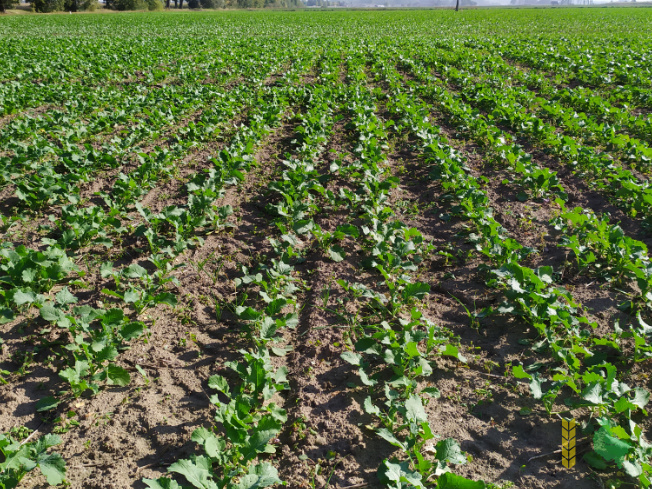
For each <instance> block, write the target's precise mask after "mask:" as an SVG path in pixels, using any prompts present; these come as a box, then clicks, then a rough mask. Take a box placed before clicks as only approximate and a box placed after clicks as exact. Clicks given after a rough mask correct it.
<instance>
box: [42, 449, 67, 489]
mask: <svg viewBox="0 0 652 489" xmlns="http://www.w3.org/2000/svg"><path fill="white" fill-rule="evenodd" d="M37 462H38V467H39V469H41V472H42V473H43V475H44V476H45V478H46V480H47V481H48V484H50V485H51V486H56V485H59V484H61V483H62V482H63V480H64V478H65V477H66V461H65V460H64V459H63V458H62V457H61V455H59V454H58V453H51V454H49V455H47V454H43V455H42V456H39V457H38V459H37Z"/></svg>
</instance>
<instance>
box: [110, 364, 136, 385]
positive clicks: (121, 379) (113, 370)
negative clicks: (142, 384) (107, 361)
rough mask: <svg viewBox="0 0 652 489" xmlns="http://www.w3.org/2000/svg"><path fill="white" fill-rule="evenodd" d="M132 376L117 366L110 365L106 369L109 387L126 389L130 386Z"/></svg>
mask: <svg viewBox="0 0 652 489" xmlns="http://www.w3.org/2000/svg"><path fill="white" fill-rule="evenodd" d="M130 380H131V376H130V375H129V372H127V371H126V370H125V369H124V368H122V367H118V366H117V365H109V367H108V368H107V369H106V382H107V384H109V385H117V386H119V387H124V386H126V385H129V382H130Z"/></svg>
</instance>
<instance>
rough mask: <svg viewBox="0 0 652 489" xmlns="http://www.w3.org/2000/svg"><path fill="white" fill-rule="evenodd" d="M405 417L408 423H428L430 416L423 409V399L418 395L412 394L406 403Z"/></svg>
mask: <svg viewBox="0 0 652 489" xmlns="http://www.w3.org/2000/svg"><path fill="white" fill-rule="evenodd" d="M405 417H406V418H407V420H408V421H410V422H413V423H416V424H419V423H422V422H423V421H428V415H427V414H426V411H425V410H424V409H423V403H422V402H421V398H420V397H419V396H418V395H417V394H412V395H411V396H410V397H409V398H408V400H407V401H405Z"/></svg>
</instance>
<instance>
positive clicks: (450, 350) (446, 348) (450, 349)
mask: <svg viewBox="0 0 652 489" xmlns="http://www.w3.org/2000/svg"><path fill="white" fill-rule="evenodd" d="M439 353H440V354H441V355H444V356H448V357H454V358H457V359H458V360H459V361H460V362H462V363H466V357H465V356H464V355H462V354H461V353H460V350H459V349H458V348H457V347H456V346H455V345H451V344H450V343H447V344H446V345H443V346H441V347H440V348H439Z"/></svg>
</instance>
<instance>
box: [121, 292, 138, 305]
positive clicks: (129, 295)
mask: <svg viewBox="0 0 652 489" xmlns="http://www.w3.org/2000/svg"><path fill="white" fill-rule="evenodd" d="M140 294H141V292H140V291H139V290H136V289H129V290H128V291H127V292H125V295H124V297H123V300H124V301H125V302H126V303H127V304H133V303H135V302H138V301H139V300H140Z"/></svg>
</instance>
